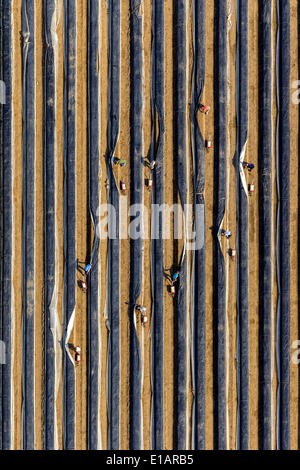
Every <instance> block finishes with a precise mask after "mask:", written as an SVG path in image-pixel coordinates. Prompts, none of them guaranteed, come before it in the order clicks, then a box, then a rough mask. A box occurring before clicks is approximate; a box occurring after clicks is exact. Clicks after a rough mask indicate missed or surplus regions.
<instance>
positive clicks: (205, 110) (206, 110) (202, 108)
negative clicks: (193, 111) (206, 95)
mask: <svg viewBox="0 0 300 470" xmlns="http://www.w3.org/2000/svg"><path fill="white" fill-rule="evenodd" d="M209 111H210V106H208V105H207V104H202V105H201V106H200V112H201V113H203V114H208V113H209Z"/></svg>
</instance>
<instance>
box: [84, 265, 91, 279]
mask: <svg viewBox="0 0 300 470" xmlns="http://www.w3.org/2000/svg"><path fill="white" fill-rule="evenodd" d="M83 269H84V275H85V276H87V275H88V274H89V272H90V270H91V269H92V264H91V263H88V264H86V265H85V267H84V268H83Z"/></svg>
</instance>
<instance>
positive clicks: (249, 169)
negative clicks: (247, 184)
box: [242, 162, 254, 173]
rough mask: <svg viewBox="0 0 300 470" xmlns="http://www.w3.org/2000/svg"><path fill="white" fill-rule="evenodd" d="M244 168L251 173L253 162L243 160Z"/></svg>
mask: <svg viewBox="0 0 300 470" xmlns="http://www.w3.org/2000/svg"><path fill="white" fill-rule="evenodd" d="M242 165H243V167H244V168H247V169H248V171H249V173H250V172H251V171H252V170H253V169H254V165H253V163H248V162H243V163H242Z"/></svg>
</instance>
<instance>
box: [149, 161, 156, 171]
mask: <svg viewBox="0 0 300 470" xmlns="http://www.w3.org/2000/svg"><path fill="white" fill-rule="evenodd" d="M155 165H156V161H155V160H153V162H151V163H150V170H154V167H155Z"/></svg>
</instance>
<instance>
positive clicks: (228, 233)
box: [221, 230, 232, 238]
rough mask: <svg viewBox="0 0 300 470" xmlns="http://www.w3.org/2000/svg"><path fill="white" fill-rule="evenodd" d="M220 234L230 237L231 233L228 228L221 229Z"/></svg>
mask: <svg viewBox="0 0 300 470" xmlns="http://www.w3.org/2000/svg"><path fill="white" fill-rule="evenodd" d="M221 235H222V237H226V238H230V237H231V235H232V233H231V232H230V230H221Z"/></svg>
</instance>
